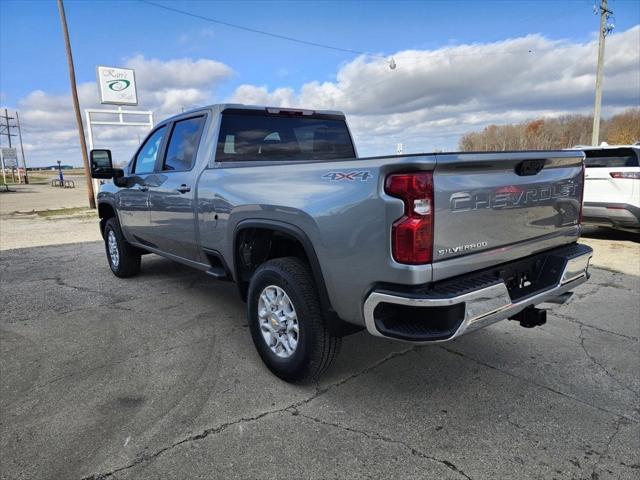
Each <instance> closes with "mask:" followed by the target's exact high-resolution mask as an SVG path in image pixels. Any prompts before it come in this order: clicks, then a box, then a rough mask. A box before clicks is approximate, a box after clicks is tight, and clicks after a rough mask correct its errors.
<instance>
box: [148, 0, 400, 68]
mask: <svg viewBox="0 0 640 480" xmlns="http://www.w3.org/2000/svg"><path fill="white" fill-rule="evenodd" d="M138 1H139V2H140V3H146V4H147V5H153V6H154V7H158V8H163V9H165V10H168V11H170V12H174V13H179V14H181V15H186V16H189V17H193V18H198V19H200V20H204V21H207V22H211V23H217V24H218V25H224V26H225V27H231V28H236V29H238V30H244V31H246V32H252V33H258V34H260V35H266V36H269V37H274V38H279V39H281V40H287V41H289V42H295V43H301V44H303V45H310V46H312V47H318V48H325V49H327V50H335V51H337V52H345V53H353V54H355V55H367V56H369V57H376V58H384V59H385V60H389V59H388V58H387V57H385V56H384V55H378V54H375V53H370V52H363V51H361V50H354V49H352V48H343V47H336V46H335V45H327V44H324V43H318V42H312V41H310V40H302V39H300V38H294V37H289V36H288V35H280V34H279V33H273V32H266V31H264V30H258V29H257V28H251V27H245V26H243V25H238V24H235V23H229V22H224V21H222V20H217V19H215V18H211V17H205V16H204V15H198V14H196V13H191V12H187V11H185V10H180V9H179V8H173V7H169V6H167V5H162V4H159V3H155V2H150V1H148V0H138Z"/></svg>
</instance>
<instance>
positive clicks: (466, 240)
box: [433, 151, 584, 262]
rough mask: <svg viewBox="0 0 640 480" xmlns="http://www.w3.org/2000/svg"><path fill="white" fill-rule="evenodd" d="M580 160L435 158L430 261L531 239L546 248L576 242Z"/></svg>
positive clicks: (558, 155) (514, 155) (575, 154)
mask: <svg viewBox="0 0 640 480" xmlns="http://www.w3.org/2000/svg"><path fill="white" fill-rule="evenodd" d="M583 157H584V155H583V154H582V152H579V151H553V152H550V151H536V152H505V153H453V154H438V155H437V161H436V168H435V172H434V177H433V178H434V191H435V198H434V204H435V219H434V222H435V226H434V232H435V233H434V245H433V260H434V262H439V261H443V260H448V259H452V258H456V257H460V256H463V255H474V254H479V253H481V252H483V254H484V255H486V254H487V253H490V252H492V251H496V250H500V249H503V248H507V247H512V246H516V245H518V244H521V243H531V242H532V241H534V242H535V240H536V239H540V240H543V239H544V242H541V243H540V245H544V248H550V247H553V246H557V245H561V244H563V243H568V242H569V241H574V240H575V237H577V235H578V234H579V228H580V227H579V217H580V207H581V200H582V190H583V183H584V178H583ZM573 232H575V237H574V238H573V240H571V238H572V235H571V233H573ZM498 257H499V255H498V256H496V258H498Z"/></svg>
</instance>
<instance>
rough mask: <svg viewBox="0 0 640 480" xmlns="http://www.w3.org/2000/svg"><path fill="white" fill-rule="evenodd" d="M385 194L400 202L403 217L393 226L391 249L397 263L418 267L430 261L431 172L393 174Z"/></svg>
mask: <svg viewBox="0 0 640 480" xmlns="http://www.w3.org/2000/svg"><path fill="white" fill-rule="evenodd" d="M385 192H386V193H387V194H388V195H391V196H392V197H397V198H400V199H402V200H403V201H404V215H403V216H402V217H400V218H399V219H398V220H396V221H395V222H394V223H393V226H392V230H391V250H392V253H393V259H394V260H395V261H396V262H398V263H406V264H409V265H418V264H424V263H430V262H431V260H432V258H433V175H432V173H431V172H415V173H395V174H393V175H389V176H388V177H387V179H386V182H385Z"/></svg>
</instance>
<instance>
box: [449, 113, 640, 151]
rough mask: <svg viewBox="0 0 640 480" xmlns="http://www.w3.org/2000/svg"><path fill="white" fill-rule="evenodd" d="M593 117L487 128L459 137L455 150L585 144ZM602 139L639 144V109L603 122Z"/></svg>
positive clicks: (555, 119)
mask: <svg viewBox="0 0 640 480" xmlns="http://www.w3.org/2000/svg"><path fill="white" fill-rule="evenodd" d="M592 123H593V117H591V116H586V115H565V116H562V117H558V118H538V119H534V120H528V121H526V122H523V123H517V124H508V125H489V126H487V127H485V128H484V129H483V130H482V131H480V132H469V133H467V134H465V135H463V136H462V137H461V138H460V141H459V144H458V148H459V149H460V150H461V151H463V152H470V151H489V150H495V151H504V150H548V149H561V148H570V147H573V146H575V145H588V144H589V142H590V138H591V125H592ZM601 138H602V140H603V141H606V142H607V143H609V144H610V145H616V144H631V143H634V142H637V141H640V108H630V109H628V110H626V111H624V112H623V113H620V114H618V115H614V116H613V117H611V118H610V119H608V120H603V121H602V125H601Z"/></svg>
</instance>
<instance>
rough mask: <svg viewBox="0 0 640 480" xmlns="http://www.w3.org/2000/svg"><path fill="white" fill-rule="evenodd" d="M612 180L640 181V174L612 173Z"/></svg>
mask: <svg viewBox="0 0 640 480" xmlns="http://www.w3.org/2000/svg"><path fill="white" fill-rule="evenodd" d="M609 175H611V178H627V179H630V180H640V172H611V173H609Z"/></svg>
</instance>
